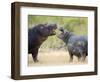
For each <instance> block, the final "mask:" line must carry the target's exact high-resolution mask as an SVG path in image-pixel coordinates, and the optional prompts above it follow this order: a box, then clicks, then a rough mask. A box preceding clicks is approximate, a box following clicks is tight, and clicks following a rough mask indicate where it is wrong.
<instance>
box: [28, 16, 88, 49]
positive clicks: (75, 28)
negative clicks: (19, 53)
mask: <svg viewBox="0 0 100 82" xmlns="http://www.w3.org/2000/svg"><path fill="white" fill-rule="evenodd" d="M41 23H43V24H44V23H56V24H57V26H58V28H60V27H63V28H64V29H67V30H69V31H71V32H73V33H74V34H76V35H87V32H88V30H87V28H88V19H87V18H86V17H67V16H66V17H64V16H35V15H29V16H28V27H29V28H31V27H32V26H34V25H37V24H41ZM56 33H57V34H59V31H58V30H56ZM63 45H64V42H63V41H61V40H60V39H58V38H57V37H56V35H55V36H50V37H48V39H47V40H46V41H45V42H44V43H43V44H42V46H41V48H40V49H59V48H60V47H61V46H63Z"/></svg>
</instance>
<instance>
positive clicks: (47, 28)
mask: <svg viewBox="0 0 100 82" xmlns="http://www.w3.org/2000/svg"><path fill="white" fill-rule="evenodd" d="M56 29H57V25H56V24H40V25H39V27H38V31H39V33H40V35H41V36H45V37H47V36H52V35H55V34H56V32H55V30H56Z"/></svg>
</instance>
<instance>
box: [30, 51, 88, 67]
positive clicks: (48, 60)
mask: <svg viewBox="0 0 100 82" xmlns="http://www.w3.org/2000/svg"><path fill="white" fill-rule="evenodd" d="M38 60H39V62H37V63H34V61H33V59H32V55H31V54H29V55H28V66H51V65H52V66H54V65H69V64H70V65H76V64H77V65H78V64H87V63H88V60H87V58H86V60H85V61H84V62H78V60H77V57H74V59H73V62H69V53H68V52H66V51H61V50H60V51H39V54H38Z"/></svg>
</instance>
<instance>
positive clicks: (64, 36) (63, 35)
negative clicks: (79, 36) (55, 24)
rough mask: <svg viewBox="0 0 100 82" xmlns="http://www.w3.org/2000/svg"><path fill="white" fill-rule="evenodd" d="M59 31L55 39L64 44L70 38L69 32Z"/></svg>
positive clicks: (61, 29)
mask: <svg viewBox="0 0 100 82" xmlns="http://www.w3.org/2000/svg"><path fill="white" fill-rule="evenodd" d="M59 31H60V32H61V33H60V34H59V35H58V36H57V37H58V38H59V39H61V40H63V41H64V42H66V40H68V39H69V38H70V36H71V35H72V33H71V32H69V31H67V30H65V29H63V28H60V29H59Z"/></svg>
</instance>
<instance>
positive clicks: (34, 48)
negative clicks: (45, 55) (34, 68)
mask: <svg viewBox="0 0 100 82" xmlns="http://www.w3.org/2000/svg"><path fill="white" fill-rule="evenodd" d="M56 29H57V25H56V24H38V25H36V26H34V27H32V28H31V29H28V53H31V54H32V57H33V60H34V62H38V59H37V56H38V50H39V48H40V46H41V44H42V43H43V42H44V41H45V40H46V39H47V38H48V37H49V36H53V35H55V34H56V32H55V30H56Z"/></svg>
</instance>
